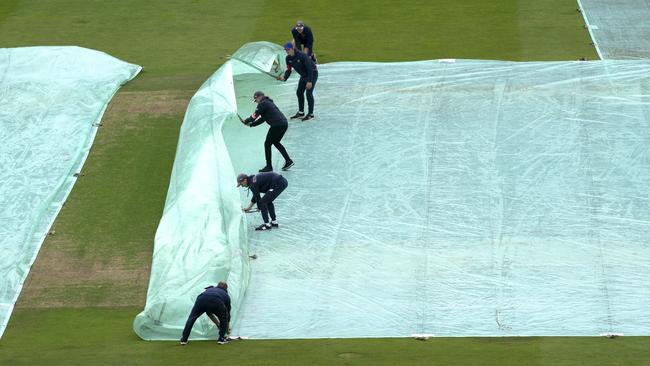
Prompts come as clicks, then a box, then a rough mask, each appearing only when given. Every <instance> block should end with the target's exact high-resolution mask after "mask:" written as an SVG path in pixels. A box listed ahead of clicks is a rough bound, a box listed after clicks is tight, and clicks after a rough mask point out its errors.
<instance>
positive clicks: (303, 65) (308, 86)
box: [278, 42, 318, 121]
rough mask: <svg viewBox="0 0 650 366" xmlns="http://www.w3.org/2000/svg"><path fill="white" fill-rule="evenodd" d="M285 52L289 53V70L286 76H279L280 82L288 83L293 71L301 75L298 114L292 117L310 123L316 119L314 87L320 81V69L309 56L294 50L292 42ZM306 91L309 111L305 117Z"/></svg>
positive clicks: (285, 73) (298, 90) (298, 92)
mask: <svg viewBox="0 0 650 366" xmlns="http://www.w3.org/2000/svg"><path fill="white" fill-rule="evenodd" d="M284 50H285V51H287V58H286V61H287V70H286V71H285V72H284V75H280V76H278V80H281V81H286V80H287V79H288V78H289V76H290V75H291V70H293V69H295V70H296V72H297V73H298V74H300V80H299V81H298V89H297V90H296V95H297V96H298V113H296V114H295V115H293V116H291V119H294V118H300V119H301V120H303V121H308V120H310V119H312V118H314V87H315V86H316V81H317V80H318V69H317V67H316V64H315V63H314V61H312V59H311V58H309V56H307V55H306V54H304V53H302V52H300V51H298V50H297V49H295V48H293V44H292V43H291V42H287V43H286V44H285V45H284ZM305 91H307V104H308V106H309V111H308V112H307V115H305V113H304V110H305Z"/></svg>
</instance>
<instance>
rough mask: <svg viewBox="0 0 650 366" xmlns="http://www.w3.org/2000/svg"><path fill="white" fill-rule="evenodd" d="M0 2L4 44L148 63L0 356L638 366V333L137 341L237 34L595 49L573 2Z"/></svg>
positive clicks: (122, 95) (386, 56) (431, 51)
mask: <svg viewBox="0 0 650 366" xmlns="http://www.w3.org/2000/svg"><path fill="white" fill-rule="evenodd" d="M310 3H312V6H313V9H310V10H309V11H303V10H301V9H304V7H305V4H306V3H305V2H299V1H295V0H290V1H263V0H255V1H228V0H226V1H219V2H217V1H211V0H167V1H158V2H153V1H145V0H130V1H127V0H114V1H105V0H57V1H55V0H41V1H31V0H3V1H2V2H0V45H2V47H19V46H35V45H79V46H83V47H88V48H93V49H97V50H101V51H105V52H107V53H109V54H111V55H113V56H116V57H118V58H120V59H122V60H125V61H128V62H132V63H137V64H140V65H142V66H144V72H143V73H142V74H141V75H139V76H138V77H137V78H136V79H135V80H134V81H132V82H131V83H129V84H128V85H127V86H126V87H124V88H123V89H122V90H121V91H120V92H119V93H118V95H117V96H116V97H115V98H114V100H113V101H112V102H111V105H110V106H109V108H108V110H107V112H106V114H105V117H104V126H103V127H102V128H101V129H100V131H99V134H98V136H97V139H96V141H95V144H94V147H93V149H92V151H91V154H90V156H89V158H88V160H87V162H86V165H85V167H84V169H83V172H84V174H85V175H84V176H83V177H82V178H81V179H79V180H78V182H77V184H76V186H75V188H74V190H73V192H72V194H71V195H70V197H69V199H68V201H67V203H66V205H65V207H64V208H63V210H62V211H61V213H60V215H59V217H58V218H57V221H56V222H55V225H54V230H55V231H56V234H55V235H53V236H50V237H48V239H47V240H46V241H45V243H44V245H43V248H42V249H41V252H40V254H39V257H38V259H37V261H36V263H35V265H34V267H33V268H32V271H31V272H30V276H29V278H28V281H27V283H26V284H25V288H24V290H23V292H22V294H21V297H20V299H19V302H18V304H17V309H16V311H15V312H14V315H13V317H12V319H11V321H10V324H9V328H8V329H7V331H6V333H5V335H4V337H3V338H2V339H1V340H0V365H23V364H24V365H35V364H37V365H41V364H53V365H82V364H83V365H85V364H109V365H114V364H124V365H130V364H135V365H138V364H158V365H166V364H170V365H171V364H178V363H181V362H186V361H188V362H192V361H202V360H205V359H206V357H211V356H214V357H215V362H217V361H218V362H221V363H224V364H236V365H245V364H269V365H287V364H296V365H303V364H308V363H310V364H315V365H319V364H328V365H329V364H367V365H381V364H425V363H436V364H477V365H492V364H494V365H497V364H498V365H508V364H531V365H546V364H553V365H563V364H564V365H576V364H585V365H594V364H609V365H612V364H634V365H642V364H650V361H648V360H650V352H648V351H647V349H648V348H650V347H648V346H649V345H650V342H648V340H647V338H622V339H615V340H606V339H600V338H521V339H519V338H518V339H496V338H487V339H471V338H456V339H434V340H429V341H428V342H417V341H414V340H409V339H363V340H356V339H353V340H310V341H242V342H236V343H233V344H231V345H228V346H226V347H217V346H216V345H215V344H214V343H212V342H193V343H191V344H190V346H189V347H184V348H181V347H179V346H177V344H175V343H171V342H144V341H141V340H139V339H138V338H137V337H136V335H135V334H134V333H133V331H132V329H131V321H132V320H133V317H134V316H135V315H136V314H137V313H138V312H139V311H140V310H141V309H142V307H143V306H144V299H145V295H146V290H147V283H148V276H149V268H150V267H149V266H150V262H151V253H152V248H153V237H154V233H155V230H156V226H157V224H158V220H159V219H160V216H161V213H162V208H163V204H164V199H165V195H166V190H167V185H168V181H169V176H170V173H171V167H172V162H173V158H174V152H175V148H176V142H177V138H178V132H179V127H180V123H181V121H182V119H183V114H184V112H185V109H186V106H187V103H188V101H189V99H190V97H191V96H192V94H193V92H194V91H195V90H196V89H197V88H198V87H199V86H200V84H201V83H202V82H203V81H204V80H205V79H207V77H208V76H209V75H210V74H211V73H212V72H214V71H215V70H216V69H217V68H218V67H219V66H220V65H221V64H222V63H223V61H224V59H225V56H226V55H228V54H232V53H233V52H234V51H235V50H236V49H237V48H238V47H239V46H241V45H242V44H243V43H245V42H249V41H257V40H268V41H273V42H276V43H281V42H283V41H286V40H288V38H289V29H290V27H291V25H292V24H293V22H295V20H296V19H298V18H302V19H304V20H305V21H306V22H307V24H309V25H311V26H312V27H313V29H314V32H315V36H316V45H315V49H316V51H317V53H318V55H319V61H320V62H322V63H324V62H333V61H342V60H354V61H364V60H365V61H407V60H422V59H435V58H477V59H498V60H515V61H526V60H575V59H579V58H582V57H585V58H587V59H595V58H596V53H595V50H594V49H593V48H592V46H590V42H591V40H590V39H589V35H588V33H587V31H586V30H585V29H583V21H582V16H581V15H580V13H578V12H576V11H575V8H576V4H575V3H574V2H573V1H571V0H545V1H534V0H519V1H517V0H503V1H499V2H487V1H481V0H440V1H436V2H432V1H423V0H415V1H411V2H397V1H395V2H389V1H370V0H358V1H341V0H328V1H320V2H310Z"/></svg>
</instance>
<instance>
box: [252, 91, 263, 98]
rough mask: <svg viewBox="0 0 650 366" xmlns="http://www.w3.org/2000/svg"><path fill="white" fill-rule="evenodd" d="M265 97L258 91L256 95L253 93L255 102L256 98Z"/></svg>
mask: <svg viewBox="0 0 650 366" xmlns="http://www.w3.org/2000/svg"><path fill="white" fill-rule="evenodd" d="M263 96H264V93H263V92H261V91H259V90H258V91H256V92H255V93H253V100H255V98H257V97H263Z"/></svg>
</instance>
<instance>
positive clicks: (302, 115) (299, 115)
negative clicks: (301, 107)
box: [290, 112, 305, 119]
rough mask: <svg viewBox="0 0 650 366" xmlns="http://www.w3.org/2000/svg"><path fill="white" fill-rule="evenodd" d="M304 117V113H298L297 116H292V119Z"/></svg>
mask: <svg viewBox="0 0 650 366" xmlns="http://www.w3.org/2000/svg"><path fill="white" fill-rule="evenodd" d="M304 116H305V114H304V113H302V112H297V113H296V114H294V115H293V116H291V118H290V119H294V118H302V117H304Z"/></svg>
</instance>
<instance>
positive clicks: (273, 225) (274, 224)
mask: <svg viewBox="0 0 650 366" xmlns="http://www.w3.org/2000/svg"><path fill="white" fill-rule="evenodd" d="M271 227H276V228H277V227H280V225H278V222H277V221H275V220H273V221H271Z"/></svg>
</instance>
